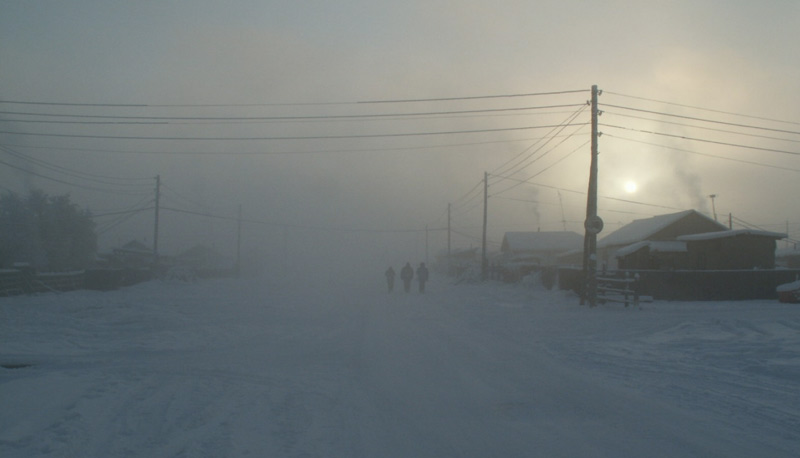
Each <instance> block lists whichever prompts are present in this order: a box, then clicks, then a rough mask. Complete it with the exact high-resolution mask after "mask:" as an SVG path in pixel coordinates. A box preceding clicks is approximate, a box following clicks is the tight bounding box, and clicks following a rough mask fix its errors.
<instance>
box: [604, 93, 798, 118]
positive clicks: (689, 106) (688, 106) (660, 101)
mask: <svg viewBox="0 0 800 458" xmlns="http://www.w3.org/2000/svg"><path fill="white" fill-rule="evenodd" d="M603 92H604V93H606V94H611V95H617V96H620V97H628V98H631V99H638V100H646V101H648V102H657V103H663V104H666V105H673V106H678V107H684V108H693V109H696V110H703V111H708V112H711V113H720V114H726V115H732V116H740V117H743V118H750V119H758V120H761V121H771V122H779V123H783V124H794V125H798V126H800V122H795V121H784V120H781V119H774V118H765V117H761V116H752V115H746V114H742V113H735V112H732V111H723V110H715V109H712V108H704V107H699V106H695V105H684V104H681V103H674V102H667V101H664V100H657V99H651V98H647V97H637V96H634V95H626V94H620V93H619V92H611V91H603ZM608 106H610V105H608Z"/></svg>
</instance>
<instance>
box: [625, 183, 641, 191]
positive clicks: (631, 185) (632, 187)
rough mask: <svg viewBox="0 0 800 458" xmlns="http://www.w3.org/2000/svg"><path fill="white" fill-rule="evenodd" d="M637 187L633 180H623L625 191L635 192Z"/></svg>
mask: <svg viewBox="0 0 800 458" xmlns="http://www.w3.org/2000/svg"><path fill="white" fill-rule="evenodd" d="M637 188H638V187H637V186H636V182H635V181H626V182H625V192H627V193H628V194H633V193H635V192H636V189H637Z"/></svg>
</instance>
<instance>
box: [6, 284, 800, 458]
mask: <svg viewBox="0 0 800 458" xmlns="http://www.w3.org/2000/svg"><path fill="white" fill-rule="evenodd" d="M380 281H381V275H380V274H378V275H376V278H375V281H374V283H371V284H368V285H367V284H365V283H364V282H363V281H362V282H361V284H358V283H357V282H352V283H351V282H345V283H343V284H339V285H338V286H334V287H331V286H326V287H323V286H322V285H306V286H304V287H294V286H291V285H287V284H270V282H264V281H252V280H217V281H203V282H199V283H196V284H181V283H162V282H151V283H147V284H142V285H138V286H136V287H132V288H127V289H124V290H120V291H113V292H92V291H79V292H72V293H66V294H58V295H56V294H43V295H38V296H33V297H15V298H0V364H3V365H5V366H8V367H15V368H0V412H2V413H0V456H2V457H4V458H14V457H37V456H52V457H121V456H141V457H245V456H251V457H267V456H269V457H273V456H274V457H416V458H419V457H537V456H541V457H615V458H619V457H637V458H639V457H662V456H663V457H728V458H730V457H755V456H764V457H797V456H800V307H799V306H797V305H790V304H781V303H778V302H777V301H746V302H729V303H718V302H716V303H671V302H656V303H653V304H645V305H643V306H642V308H641V310H639V309H632V308H627V309H626V308H624V307H622V306H616V305H615V306H611V305H608V306H600V307H597V308H593V309H590V308H587V307H581V306H579V305H578V302H577V299H576V298H575V297H573V296H572V295H570V294H568V293H565V292H560V291H543V290H540V289H536V288H530V287H526V286H522V285H515V286H512V285H501V284H495V283H490V284H481V285H459V286H453V285H450V284H448V283H446V282H444V281H441V280H439V281H434V282H433V283H432V284H431V285H430V287H429V291H428V293H426V294H425V295H419V294H416V293H412V294H403V293H397V292H395V293H394V294H392V295H387V294H386V293H385V291H384V290H383V285H382V284H381V283H380ZM276 283H279V282H276ZM356 285H357V286H356ZM22 365H30V366H29V367H16V366H22Z"/></svg>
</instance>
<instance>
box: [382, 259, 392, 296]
mask: <svg viewBox="0 0 800 458" xmlns="http://www.w3.org/2000/svg"><path fill="white" fill-rule="evenodd" d="M384 275H386V283H387V284H388V285H389V292H390V293H391V292H392V290H393V289H394V269H392V266H389V268H388V269H386V272H385V273H384Z"/></svg>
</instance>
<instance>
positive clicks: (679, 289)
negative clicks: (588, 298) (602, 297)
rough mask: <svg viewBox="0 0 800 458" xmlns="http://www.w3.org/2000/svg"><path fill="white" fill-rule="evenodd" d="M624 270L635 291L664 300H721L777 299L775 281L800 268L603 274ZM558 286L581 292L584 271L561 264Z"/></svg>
mask: <svg viewBox="0 0 800 458" xmlns="http://www.w3.org/2000/svg"><path fill="white" fill-rule="evenodd" d="M626 273H627V274H629V275H631V276H634V275H638V276H639V279H638V282H637V286H636V291H637V292H638V293H639V294H640V295H642V296H645V295H646V296H651V297H652V298H654V299H657V300H667V301H722V300H752V299H777V298H778V293H777V291H776V290H775V289H776V288H777V287H778V285H781V284H784V283H790V282H792V281H795V279H797V278H798V276H800V269H769V270H766V269H765V270H621V271H613V272H611V271H609V272H607V273H606V274H605V276H607V277H612V278H624V276H625V274H626ZM601 276H602V275H601ZM558 286H559V288H560V289H563V290H573V291H575V292H577V293H578V294H581V293H582V291H583V288H584V281H583V272H582V271H581V270H580V269H576V268H560V269H559V271H558Z"/></svg>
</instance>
